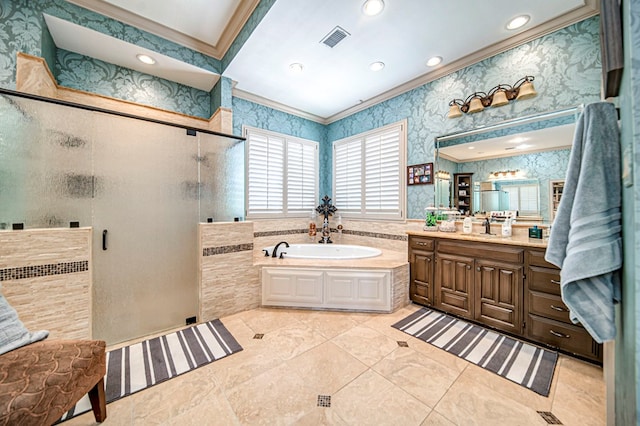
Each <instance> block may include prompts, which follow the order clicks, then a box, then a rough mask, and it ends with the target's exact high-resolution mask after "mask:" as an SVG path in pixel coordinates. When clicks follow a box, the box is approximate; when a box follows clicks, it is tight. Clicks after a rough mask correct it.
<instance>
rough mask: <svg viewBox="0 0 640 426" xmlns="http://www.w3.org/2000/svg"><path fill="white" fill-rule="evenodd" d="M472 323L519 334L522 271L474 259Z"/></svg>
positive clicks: (521, 268) (511, 266) (504, 264)
mask: <svg viewBox="0 0 640 426" xmlns="http://www.w3.org/2000/svg"><path fill="white" fill-rule="evenodd" d="M475 267H476V272H475V291H476V293H475V304H476V306H475V320H476V321H479V322H482V323H484V324H487V325H489V326H491V327H495V328H498V329H500V330H504V331H508V332H511V333H518V334H520V333H521V332H522V317H521V311H522V294H523V285H524V282H523V274H522V271H523V267H522V265H512V264H508V263H500V262H496V261H493V260H485V259H476V264H475Z"/></svg>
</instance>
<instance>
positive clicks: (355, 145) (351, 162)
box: [333, 139, 362, 213]
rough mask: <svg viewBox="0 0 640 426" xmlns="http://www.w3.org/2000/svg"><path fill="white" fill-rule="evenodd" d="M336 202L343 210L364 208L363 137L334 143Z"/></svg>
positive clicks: (349, 210)
mask: <svg viewBox="0 0 640 426" xmlns="http://www.w3.org/2000/svg"><path fill="white" fill-rule="evenodd" d="M333 158H334V160H335V161H334V163H335V167H334V171H333V173H334V200H333V202H334V204H335V206H336V207H338V209H340V210H341V211H342V212H357V213H359V212H360V211H361V209H362V139H354V140H349V141H344V142H336V143H335V144H334V155H333Z"/></svg>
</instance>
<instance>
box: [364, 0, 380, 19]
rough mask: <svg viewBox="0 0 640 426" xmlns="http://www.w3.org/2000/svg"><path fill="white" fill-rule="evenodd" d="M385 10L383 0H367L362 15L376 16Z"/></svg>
mask: <svg viewBox="0 0 640 426" xmlns="http://www.w3.org/2000/svg"><path fill="white" fill-rule="evenodd" d="M382 9H384V2H383V1H382V0H367V1H365V2H364V4H363V5H362V13H364V14H365V15H367V16H376V15H377V14H379V13H381V12H382Z"/></svg>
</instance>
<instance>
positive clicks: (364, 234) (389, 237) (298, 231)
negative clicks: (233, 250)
mask: <svg viewBox="0 0 640 426" xmlns="http://www.w3.org/2000/svg"><path fill="white" fill-rule="evenodd" d="M306 233H307V229H282V230H279V231H263V232H254V233H253V237H254V238H259V237H272V236H275V235H291V234H306ZM331 233H332V234H333V235H336V234H337V233H338V230H337V229H335V228H331ZM342 233H343V234H349V235H357V236H360V237H371V238H381V239H384V240H396V241H407V240H408V237H407V236H406V235H395V234H383V233H380V232H368V231H352V230H349V229H343V230H342ZM319 234H320V231H318V235H319Z"/></svg>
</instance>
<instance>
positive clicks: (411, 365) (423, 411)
mask: <svg viewBox="0 0 640 426" xmlns="http://www.w3.org/2000/svg"><path fill="white" fill-rule="evenodd" d="M417 309H419V306H416V305H409V306H407V307H405V308H403V309H401V310H399V311H397V312H395V313H393V314H364V313H346V312H321V311H304V310H282V309H263V308H260V309H255V310H252V311H247V312H242V313H239V314H236V315H232V316H229V317H226V318H222V322H223V323H224V324H225V326H226V327H227V328H228V329H229V331H231V333H232V334H233V335H234V337H235V338H236V339H237V340H238V341H239V343H240V344H241V345H242V347H243V348H244V350H243V351H241V352H239V353H236V354H234V355H231V356H229V357H227V358H223V359H221V360H219V361H216V362H214V363H212V364H209V365H207V366H205V367H202V368H200V369H197V370H195V371H192V372H190V373H187V374H184V375H182V376H179V377H177V378H175V379H172V380H169V381H167V382H164V383H161V384H159V385H156V386H154V387H151V388H148V389H146V390H144V391H141V392H139V393H137V394H134V395H131V396H129V397H126V398H123V399H121V400H119V401H116V402H114V403H111V404H109V405H108V406H107V420H106V421H105V422H104V423H103V424H105V425H154V424H168V425H241V424H248V425H257V424H269V425H387V424H390V425H403V426H404V425H546V424H547V422H545V421H544V420H543V418H542V417H541V416H540V415H539V414H538V413H537V411H549V412H552V413H553V414H554V415H555V416H556V417H557V418H558V419H559V420H560V421H561V422H562V424H564V425H580V426H585V425H604V424H605V409H604V406H605V390H604V380H603V375H602V369H600V368H598V367H596V366H593V365H591V364H588V363H585V362H582V361H578V360H575V359H573V358H569V357H566V356H561V357H560V359H559V362H558V367H557V368H556V371H555V375H554V379H553V382H552V385H551V393H550V395H549V397H548V398H545V397H542V396H540V395H538V394H536V393H534V392H531V391H529V390H527V389H525V388H523V387H521V386H519V385H517V384H514V383H512V382H509V381H508V380H505V379H503V378H501V377H499V376H497V375H495V374H493V373H490V372H487V371H485V370H483V369H481V368H479V367H477V366H475V365H473V364H470V363H468V362H466V361H464V360H461V359H459V358H457V357H455V356H453V355H450V354H448V353H447V352H444V351H442V350H440V349H438V348H435V347H433V346H431V345H429V344H427V343H424V342H422V341H419V340H417V339H415V338H413V337H411V336H409V335H407V334H404V333H402V332H400V331H398V330H396V329H394V328H392V327H391V326H390V325H391V324H393V323H395V322H397V321H398V320H400V319H402V318H404V317H405V316H406V315H408V314H409V313H411V312H414V311H415V310H417ZM257 333H262V334H264V337H263V338H262V339H254V338H253V337H254V335H255V334H257ZM398 341H406V342H407V343H408V347H401V346H399V345H398ZM319 396H321V401H319ZM325 396H328V397H330V401H328V398H324V397H325ZM329 403H330V407H325V406H322V405H328V404H329ZM319 405H320V406H319ZM89 424H94V420H93V415H92V414H91V413H87V414H84V415H82V416H78V417H76V418H74V419H71V420H70V421H68V422H65V423H64V425H65V426H72V425H89Z"/></svg>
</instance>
